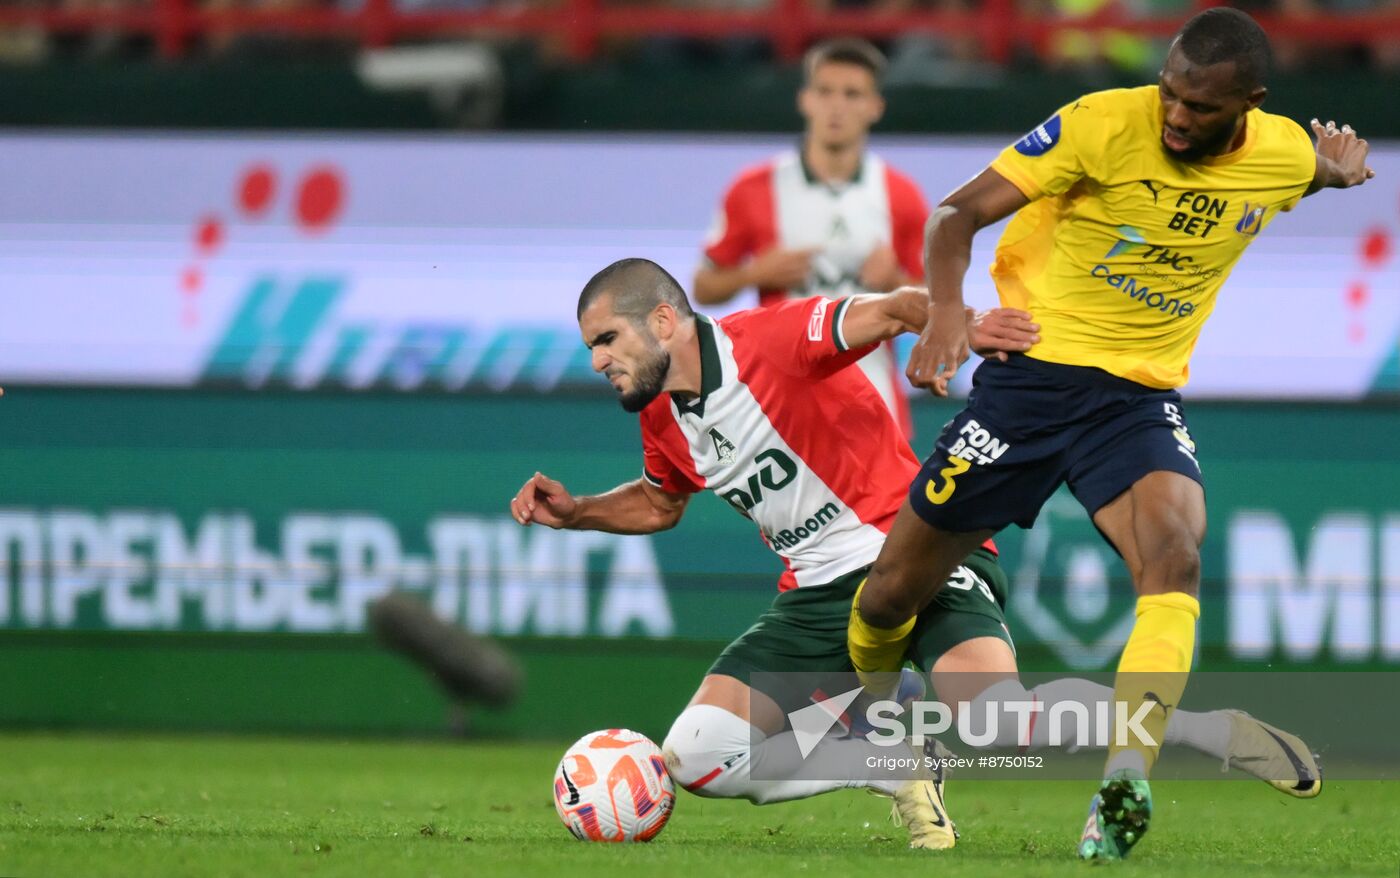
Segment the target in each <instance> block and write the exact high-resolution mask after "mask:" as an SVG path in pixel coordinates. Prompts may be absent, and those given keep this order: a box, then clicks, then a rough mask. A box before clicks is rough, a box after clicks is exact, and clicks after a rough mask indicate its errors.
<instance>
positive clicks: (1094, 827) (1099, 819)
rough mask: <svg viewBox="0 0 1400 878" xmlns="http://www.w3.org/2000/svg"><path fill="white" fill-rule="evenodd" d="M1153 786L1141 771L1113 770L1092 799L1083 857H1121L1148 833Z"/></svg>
mask: <svg viewBox="0 0 1400 878" xmlns="http://www.w3.org/2000/svg"><path fill="white" fill-rule="evenodd" d="M1151 819H1152V790H1151V788H1150V787H1148V785H1147V779H1146V778H1145V777H1143V776H1142V775H1141V774H1140V773H1139V772H1136V771H1132V770H1131V769H1121V770H1119V771H1115V772H1113V774H1111V775H1109V776H1108V779H1107V780H1105V781H1104V782H1103V786H1101V787H1099V791H1098V792H1097V793H1096V794H1095V795H1094V799H1093V801H1091V802H1090V803H1089V820H1088V822H1086V823H1085V824H1084V835H1083V837H1082V838H1080V839H1079V858H1080V859H1081V860H1096V861H1105V860H1121V859H1123V858H1124V857H1126V856H1127V855H1128V851H1130V850H1132V848H1133V845H1135V844H1137V843H1138V842H1139V841H1141V840H1142V837H1143V836H1144V835H1146V834H1147V824H1148V822H1149V821H1151Z"/></svg>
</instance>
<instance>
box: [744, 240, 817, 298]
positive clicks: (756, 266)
mask: <svg viewBox="0 0 1400 878" xmlns="http://www.w3.org/2000/svg"><path fill="white" fill-rule="evenodd" d="M816 253H817V248H815V247H814V248H809V249H803V250H781V249H778V248H776V247H775V248H773V249H772V250H768V251H766V252H764V253H762V254H761V255H759V256H757V257H755V258H754V260H753V261H752V262H750V263H749V280H750V283H752V284H753V285H754V286H756V287H760V288H762V289H769V290H796V289H801V288H803V287H805V286H806V285H807V275H808V274H810V273H811V271H812V257H813V256H815V255H816Z"/></svg>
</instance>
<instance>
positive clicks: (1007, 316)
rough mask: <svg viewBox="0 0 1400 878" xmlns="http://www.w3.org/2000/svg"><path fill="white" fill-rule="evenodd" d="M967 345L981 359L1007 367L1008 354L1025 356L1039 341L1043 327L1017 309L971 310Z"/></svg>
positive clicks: (968, 317) (968, 321)
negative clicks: (998, 362)
mask: <svg viewBox="0 0 1400 878" xmlns="http://www.w3.org/2000/svg"><path fill="white" fill-rule="evenodd" d="M967 341H968V346H969V347H971V348H972V350H973V351H975V352H976V353H977V355H978V356H981V357H986V358H987V359H997V360H1001V361H1002V362H1003V363H1005V362H1006V357H1007V354H1010V353H1024V352H1026V351H1028V350H1030V349H1031V347H1032V346H1034V345H1035V344H1036V343H1037V342H1039V341H1040V324H1039V323H1036V322H1035V320H1034V318H1032V317H1031V315H1030V314H1029V313H1027V312H1025V311H1021V310H1019V309H1016V308H992V309H990V310H988V311H974V310H973V309H971V308H968V309H967Z"/></svg>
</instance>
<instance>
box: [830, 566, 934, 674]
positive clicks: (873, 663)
mask: <svg viewBox="0 0 1400 878" xmlns="http://www.w3.org/2000/svg"><path fill="white" fill-rule="evenodd" d="M864 590H865V582H864V581H862V582H861V584H860V587H859V588H857V589H856V596H855V598H854V599H853V600H852V601H851V624H850V627H849V628H848V629H847V631H846V648H847V649H848V650H849V651H850V653H851V664H852V665H854V666H855V669H856V674H857V675H859V676H860V680H861V683H863V684H866V685H867V686H869V685H876V687H877V691H878V690H879V688H881V687H880V686H879V684H878V683H877V682H876V681H877V680H878V679H879V675H880V674H888V673H890V672H897V671H898V670H899V669H900V668H901V667H903V666H904V652H905V649H906V648H907V647H908V646H909V634H910V632H912V631H913V630H914V622H915V621H917V617H916V618H915V619H910V620H909V621H907V622H905V623H904V624H903V625H900V626H898V627H897V628H876V627H875V626H873V625H871V624H869V623H867V622H866V621H865V620H864V619H862V618H861V615H860V610H859V609H858V608H859V607H860V593H861V592H862V591H864Z"/></svg>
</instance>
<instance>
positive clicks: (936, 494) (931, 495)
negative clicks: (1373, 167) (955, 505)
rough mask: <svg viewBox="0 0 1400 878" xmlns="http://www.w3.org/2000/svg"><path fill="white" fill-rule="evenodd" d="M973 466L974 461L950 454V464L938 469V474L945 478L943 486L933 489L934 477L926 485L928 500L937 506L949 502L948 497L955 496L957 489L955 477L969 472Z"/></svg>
mask: <svg viewBox="0 0 1400 878" xmlns="http://www.w3.org/2000/svg"><path fill="white" fill-rule="evenodd" d="M971 467H972V461H969V460H964V459H963V458H961V457H953V456H949V458H948V465H947V466H945V467H944V468H943V469H941V470H939V471H938V475H939V476H941V477H942V478H943V487H941V488H939V489H938V490H937V491H935V490H934V489H933V479H929V480H928V484H926V485H924V495H925V496H926V497H928V502H930V503H932V504H933V505H935V506H942V505H943V504H944V503H947V502H948V498H949V497H951V496H953V491H954V490H956V489H957V487H958V486H957V484H956V483H955V482H954V481H953V479H955V478H957V477H958V476H960V475H962V474H963V473H965V472H967V471H968V470H969V469H970V468H971Z"/></svg>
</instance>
